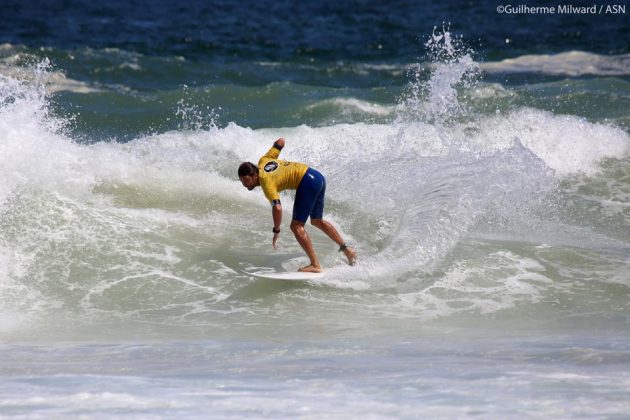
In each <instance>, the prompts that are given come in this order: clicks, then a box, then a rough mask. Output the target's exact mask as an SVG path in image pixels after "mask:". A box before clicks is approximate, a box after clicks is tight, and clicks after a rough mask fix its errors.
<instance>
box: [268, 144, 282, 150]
mask: <svg viewBox="0 0 630 420" xmlns="http://www.w3.org/2000/svg"><path fill="white" fill-rule="evenodd" d="M267 144H269V143H267ZM273 147H275V148H276V149H278V150H282V146H280V145H279V144H278V143H274V144H273Z"/></svg>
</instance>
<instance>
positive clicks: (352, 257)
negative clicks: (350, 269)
mask: <svg viewBox="0 0 630 420" xmlns="http://www.w3.org/2000/svg"><path fill="white" fill-rule="evenodd" d="M343 253H344V254H346V258H348V264H350V265H354V264H356V262H357V252H356V251H355V250H354V249H352V248H348V247H346V249H344V250H343Z"/></svg>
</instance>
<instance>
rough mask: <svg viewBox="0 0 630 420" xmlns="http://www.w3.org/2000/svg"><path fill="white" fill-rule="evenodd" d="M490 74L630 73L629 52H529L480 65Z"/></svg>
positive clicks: (609, 74) (582, 74) (564, 74)
mask: <svg viewBox="0 0 630 420" xmlns="http://www.w3.org/2000/svg"><path fill="white" fill-rule="evenodd" d="M480 66H481V69H482V70H484V71H486V72H489V73H540V74H549V75H557V76H585V75H593V76H628V75H630V54H620V55H601V54H595V53H589V52H584V51H568V52H562V53H558V54H527V55H522V56H519V57H515V58H506V59H504V60H501V61H495V62H486V63H481V64H480Z"/></svg>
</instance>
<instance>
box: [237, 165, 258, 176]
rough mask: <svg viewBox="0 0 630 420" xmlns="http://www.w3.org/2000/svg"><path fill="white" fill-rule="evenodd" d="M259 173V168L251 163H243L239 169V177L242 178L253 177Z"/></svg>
mask: <svg viewBox="0 0 630 420" xmlns="http://www.w3.org/2000/svg"><path fill="white" fill-rule="evenodd" d="M257 173H258V166H256V165H254V164H253V163H251V162H243V163H241V166H239V167H238V177H239V178H240V177H242V176H252V175H254V174H257Z"/></svg>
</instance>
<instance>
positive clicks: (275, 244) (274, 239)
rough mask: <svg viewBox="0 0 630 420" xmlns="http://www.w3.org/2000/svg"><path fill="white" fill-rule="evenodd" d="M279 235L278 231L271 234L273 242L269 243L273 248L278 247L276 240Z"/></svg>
mask: <svg viewBox="0 0 630 420" xmlns="http://www.w3.org/2000/svg"><path fill="white" fill-rule="evenodd" d="M279 237H280V232H278V233H274V234H273V242H272V243H271V245H272V246H273V249H278V245H277V242H278V238H279Z"/></svg>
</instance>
